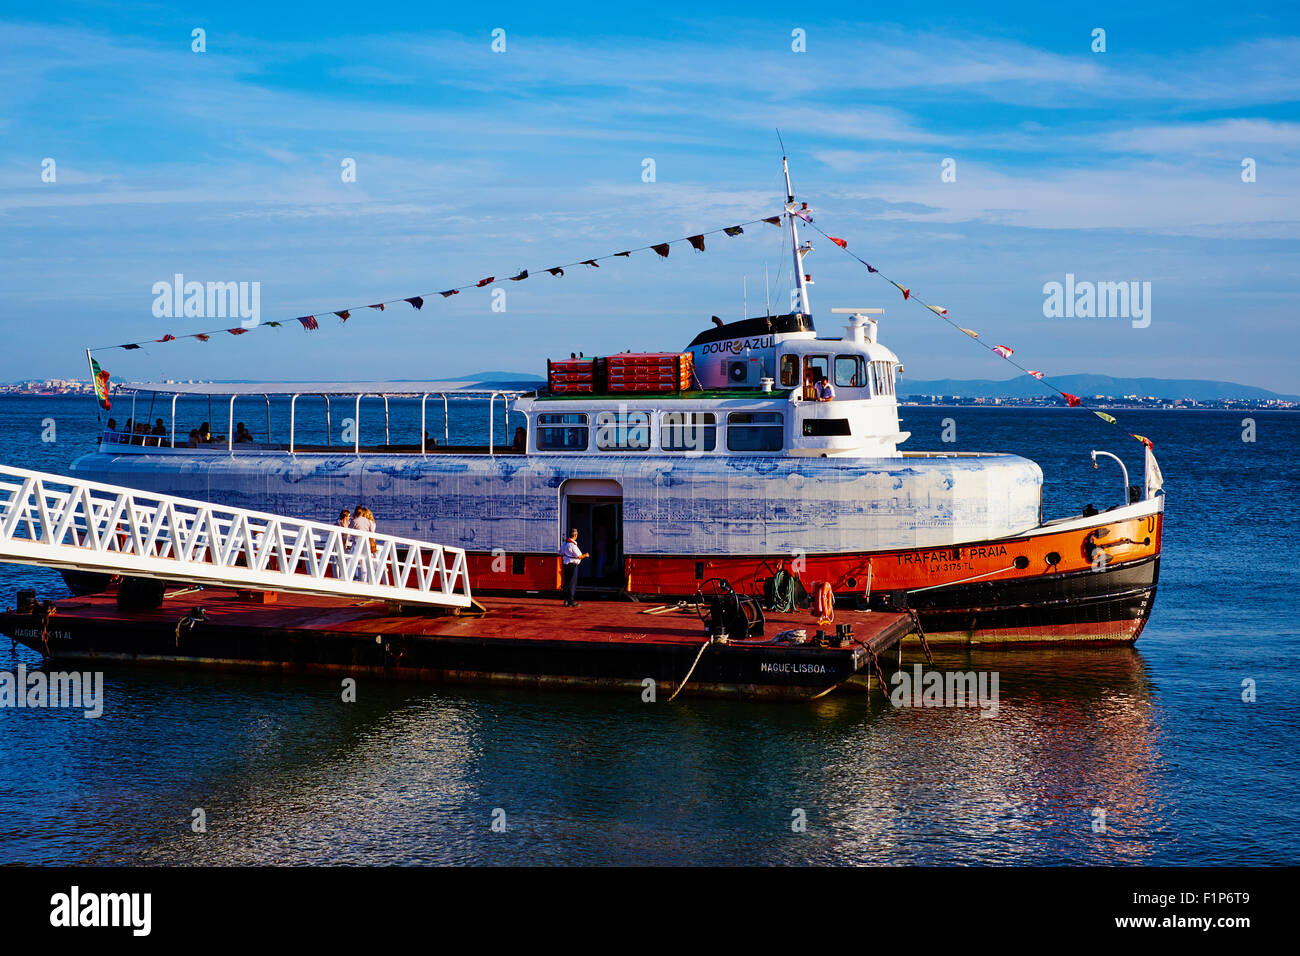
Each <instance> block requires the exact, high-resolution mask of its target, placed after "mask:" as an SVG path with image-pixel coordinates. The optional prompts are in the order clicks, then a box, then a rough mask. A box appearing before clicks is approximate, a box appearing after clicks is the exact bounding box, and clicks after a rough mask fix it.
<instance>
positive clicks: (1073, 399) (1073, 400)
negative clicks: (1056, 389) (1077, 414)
mask: <svg viewBox="0 0 1300 956" xmlns="http://www.w3.org/2000/svg"><path fill="white" fill-rule="evenodd" d="M1061 394H1062V395H1064V396H1065V404H1067V405H1069V406H1070V407H1071V408H1075V407H1077V406H1079V405H1082V404H1083V399H1081V398H1080V397H1079V396H1078V395H1071V394H1070V393H1069V392H1062V393H1061Z"/></svg>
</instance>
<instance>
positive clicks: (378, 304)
mask: <svg viewBox="0 0 1300 956" xmlns="http://www.w3.org/2000/svg"><path fill="white" fill-rule="evenodd" d="M370 308H372V309H378V310H379V311H380V312H383V311H384V303H382V302H376V303H375V304H374V305H372V306H371V307H370Z"/></svg>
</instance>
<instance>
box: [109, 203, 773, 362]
mask: <svg viewBox="0 0 1300 956" xmlns="http://www.w3.org/2000/svg"><path fill="white" fill-rule="evenodd" d="M759 223H768V224H769V225H773V226H780V225H781V217H780V216H765V217H763V218H761V219H751V220H749V221H748V222H741V223H737V224H736V225H734V226H723V227H721V228H718V229H709V230H707V231H705V232H697V233H695V234H694V235H691V236H681V237H679V238H677V239H669V240H668V241H667V242H652V243H647V244H646V245H644V246H637V247H636V248H634V249H624V250H623V251H622V252H611V253H607V254H606V255H603V256H593V257H592V258H590V259H579V260H577V261H576V262H566V263H563V264H562V265H558V266H549V267H547V268H545V269H536V270H533V272H532V273H530V272H529V270H528V269H523V270H521V271H520V272H518V273H517V274H515V275H511V276H503V277H502V281H510V282H522V281H523V280H525V279H527V278H529V277H530V275H540V274H541V273H548V274H550V275H552V276H555V277H556V278H560V277H561V276H563V275H564V270H565V269H572V268H575V267H577V266H587V267H588V268H592V269H599V268H600V263H601V262H604V261H606V260H607V259H619V258H629V257H631V256H632V254H633V253H636V252H646V251H647V250H651V251H653V252H654V253H655V254H657V255H658V256H659V257H660V258H661V259H667V258H668V252H669V248H670V247H671V246H672V245H674V244H675V243H679V242H685V243H689V244H690V246H691V248H693V249H694V250H695V251H696V252H703V251H704V239H705V237H706V236H715V235H718V234H719V233H723V234H725V235H727V236H739V235H741V234H742V233H743V232H744V231H745V227H746V226H754V225H757V224H759ZM496 281H497V277H496V276H495V275H491V276H488V277H487V278H484V279H479V280H478V281H477V282H467V283H465V284H463V285H458V286H452V287H451V288H448V289H442V290H440V291H438V292H424V293H421V294H420V295H411V296H400V297H398V298H395V299H385V300H384V301H382V302H375V303H373V304H371V305H349V306H345V307H343V308H339V309H325V310H322V311H320V312H316V313H314V314H312V315H303V316H298V317H297V318H293V319H283V320H280V321H276V322H261V323H259V324H257V325H254V326H252V327H248V328H246V327H244V326H242V325H240V326H235V327H234V328H220V329H208V330H207V331H205V332H190V333H187V334H185V335H171V334H166V335H164V336H163V337H162V338H160V339H142V340H140V341H138V342H127V343H124V344H119V345H101V346H98V347H96V348H91V349H87V350H86V351H87V352H88V353H90V352H104V351H107V350H109V349H126V350H127V351H130V350H133V349H139V348H143V347H144V346H146V345H153V344H162V343H166V342H177V341H179V340H181V339H197V340H198V341H200V342H206V341H208V340H209V339H210V338H211V337H212V336H214V335H222V334H229V335H243V334H245V333H246V332H252V331H256V330H257V329H261V328H272V329H278V328H281V327H282V326H284V325H285V324H286V323H289V322H297V323H299V324H300V325H301V326H302V327H303V329H304V330H305V331H308V332H314V331H316V330H317V329H318V328H320V323H319V322H318V321H317V320H318V319H320V318H323V317H325V316H328V315H335V316H337V317H338V318H339V320H340V321H341V322H347V320H348V319H349V318H351V317H352V313H353V312H358V311H360V310H362V309H376V310H378V311H380V312H383V311H384V309H386V308H387V307H388V306H390V305H396V304H397V303H399V302H405V303H407V304H409V305H411V306H412V307H413V308H415V309H416V310H419V309H422V308H424V302H425V300H426V299H430V298H432V297H434V296H441V297H443V298H444V299H446V298H450V297H451V296H453V295H460V293H462V292H464V291H466V290H467V289H482V288H484V287H485V286H489V285H491V284H492V283H494V282H496ZM180 291H181V294H182V297H183V290H180Z"/></svg>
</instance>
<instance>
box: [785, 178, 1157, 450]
mask: <svg viewBox="0 0 1300 956" xmlns="http://www.w3.org/2000/svg"><path fill="white" fill-rule="evenodd" d="M807 209H808V206H807V204H806V203H805V204H804V205H803V207H802V210H801V211H796V212H795V213H794V215H796V216H799V218H800V219H803V220H804V222H806V223H807V224H808V225H809V226H810V227H811V228H813V229H816V230H817V232H819V233H821V235H823V236H825V237H826V238H827V239H829V240H830V241H831V242H833V243H834V244H835V245H837V246H839V247H840V248H841V249H843V250H844V251H845V252H846V253H847V254H848V255H850V256H852V257H853V258H854V259H856V260H857V261H858V262H859V263H861V264H862V265H864V266H866V267H867V271H868V272H869V273H874V274H876V275H879V276H880V277H881V278H882V279H884V280H885V281H886V282H888V283H889V284H890V285H892V286H893V287H894V288H895V289H897V290H898V291H899V292H901V293H903V300H904V301H907V300H909V299H911V300H913V301H915V302H918V303H920V304H921V305H923V306H925V307H926V308H927V309H929V310H930V311H931V312H933V313H934V314H935V315H937V316H938V317H939V318H941V319H943V320H944V321H945V322H947V323H948V324H949V325H951V326H952V327H953V328H954V329H956V330H957V331H959V332H964V333H965V334H966V335H968V336H970V337H971V338H972V339H974V340H975V341H976V342H979V344H980V345H982V346H983V347H984V348H986V349H988V350H989V351H990V352H992V353H993V354H995V355H997V356H999V357H1000V358H1001V359H1002V360H1003V361H1004V362H1008V363H1010V364H1011V365H1014V366H1015V367H1016V368H1018V369H1020V371H1021V372H1023V373H1024V374H1026V375H1028V376H1029V377H1030V378H1032V379H1034V380H1035V381H1038V382H1042V383H1043V384H1044V385H1046V386H1047V387H1048V388H1050V389H1051V390H1052V391H1054V392H1056V393H1057V394H1058V395H1060V396H1061V397H1062V398H1064V399H1065V404H1066V405H1068V406H1069V407H1070V408H1078V407H1085V408H1088V411H1090V412H1092V413H1093V414H1094V415H1096V416H1097V417H1098V418H1100V419H1101V420H1102V421H1104V422H1106V423H1107V424H1110V425H1118V424H1119V422H1118V421H1117V420H1116V418H1115V416H1114V415H1108V414H1107V413H1105V412H1102V411H1098V410H1097V409H1095V408H1090V407H1088V406H1086V405H1084V402H1083V399H1082V398H1080V397H1079V396H1078V395H1071V394H1070V393H1069V392H1067V391H1064V390H1062V389H1059V388H1057V387H1056V386H1055V385H1053V384H1052V383H1051V382H1049V381H1047V379H1046V378H1045V377H1044V375H1043V373H1042V372H1040V371H1038V370H1036V369H1028V368H1025V367H1024V366H1023V365H1021V364H1020V363H1019V362H1017V361H1016V360H1015V359H1013V358H1012V357H1011V356H1012V355H1014V354H1015V349H1012V348H1009V347H1007V346H1005V345H988V344H987V343H985V342H980V335H979V333H978V332H976V331H975V330H974V329H967V328H963V327H962V326H960V325H958V324H957V323H956V322H954V321H953V320H952V319H951V318H949V316H948V310H947V309H945V308H942V307H941V306H937V305H930V304H929V303H928V302H924V301H922V300H921V299H920V298H919V297H917V296H916V295H914V294H912V290H911V289H909V288H907V287H906V286H903V285H900V284H899V283H897V282H895V281H894V280H893V279H891V278H889V276H887V275H885V274H884V273H883V272H881V271H880V270H879V269H877V268H876V267H875V266H873V265H872V264H871V263H869V262H867V260H866V259H863V258H862V257H861V256H859V255H858V254H857V253H855V252H853V251H852V250H851V249H849V244H848V241H847V240H844V239H839V238H836V237H835V236H832V235H830V234H829V233H827V232H824V231H823V230H822V229H821V227H820V226H818V225H817V224H815V223H814V222H813V221H812V217H811V216H808V215H801V214H800V212H803V213H806V211H807ZM1129 437H1130V438H1136V439H1137V440H1138V441H1140V442H1141V443H1142V444H1143V445H1145V446H1146V447H1147V448H1149V449H1154V448H1155V445H1154V444H1153V443H1152V441H1151V439H1149V438H1145V437H1143V436H1142V435H1134V434H1132V433H1131V432H1130V433H1129Z"/></svg>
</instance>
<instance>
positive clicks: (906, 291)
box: [889, 279, 912, 302]
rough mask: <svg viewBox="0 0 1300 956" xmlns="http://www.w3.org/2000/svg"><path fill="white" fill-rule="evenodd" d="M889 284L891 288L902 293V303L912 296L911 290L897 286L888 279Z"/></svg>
mask: <svg viewBox="0 0 1300 956" xmlns="http://www.w3.org/2000/svg"><path fill="white" fill-rule="evenodd" d="M889 284H890V285H892V286H893V287H894V288H895V289H897V290H898V291H899V292H901V293H903V301H904V302H906V301H907V300H908V299H909V298H911V296H912V290H911V289H908V288H905V287H903V286H901V285H899V284H898V283H897V282H895V281H894V280H893V279H890V280H889Z"/></svg>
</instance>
